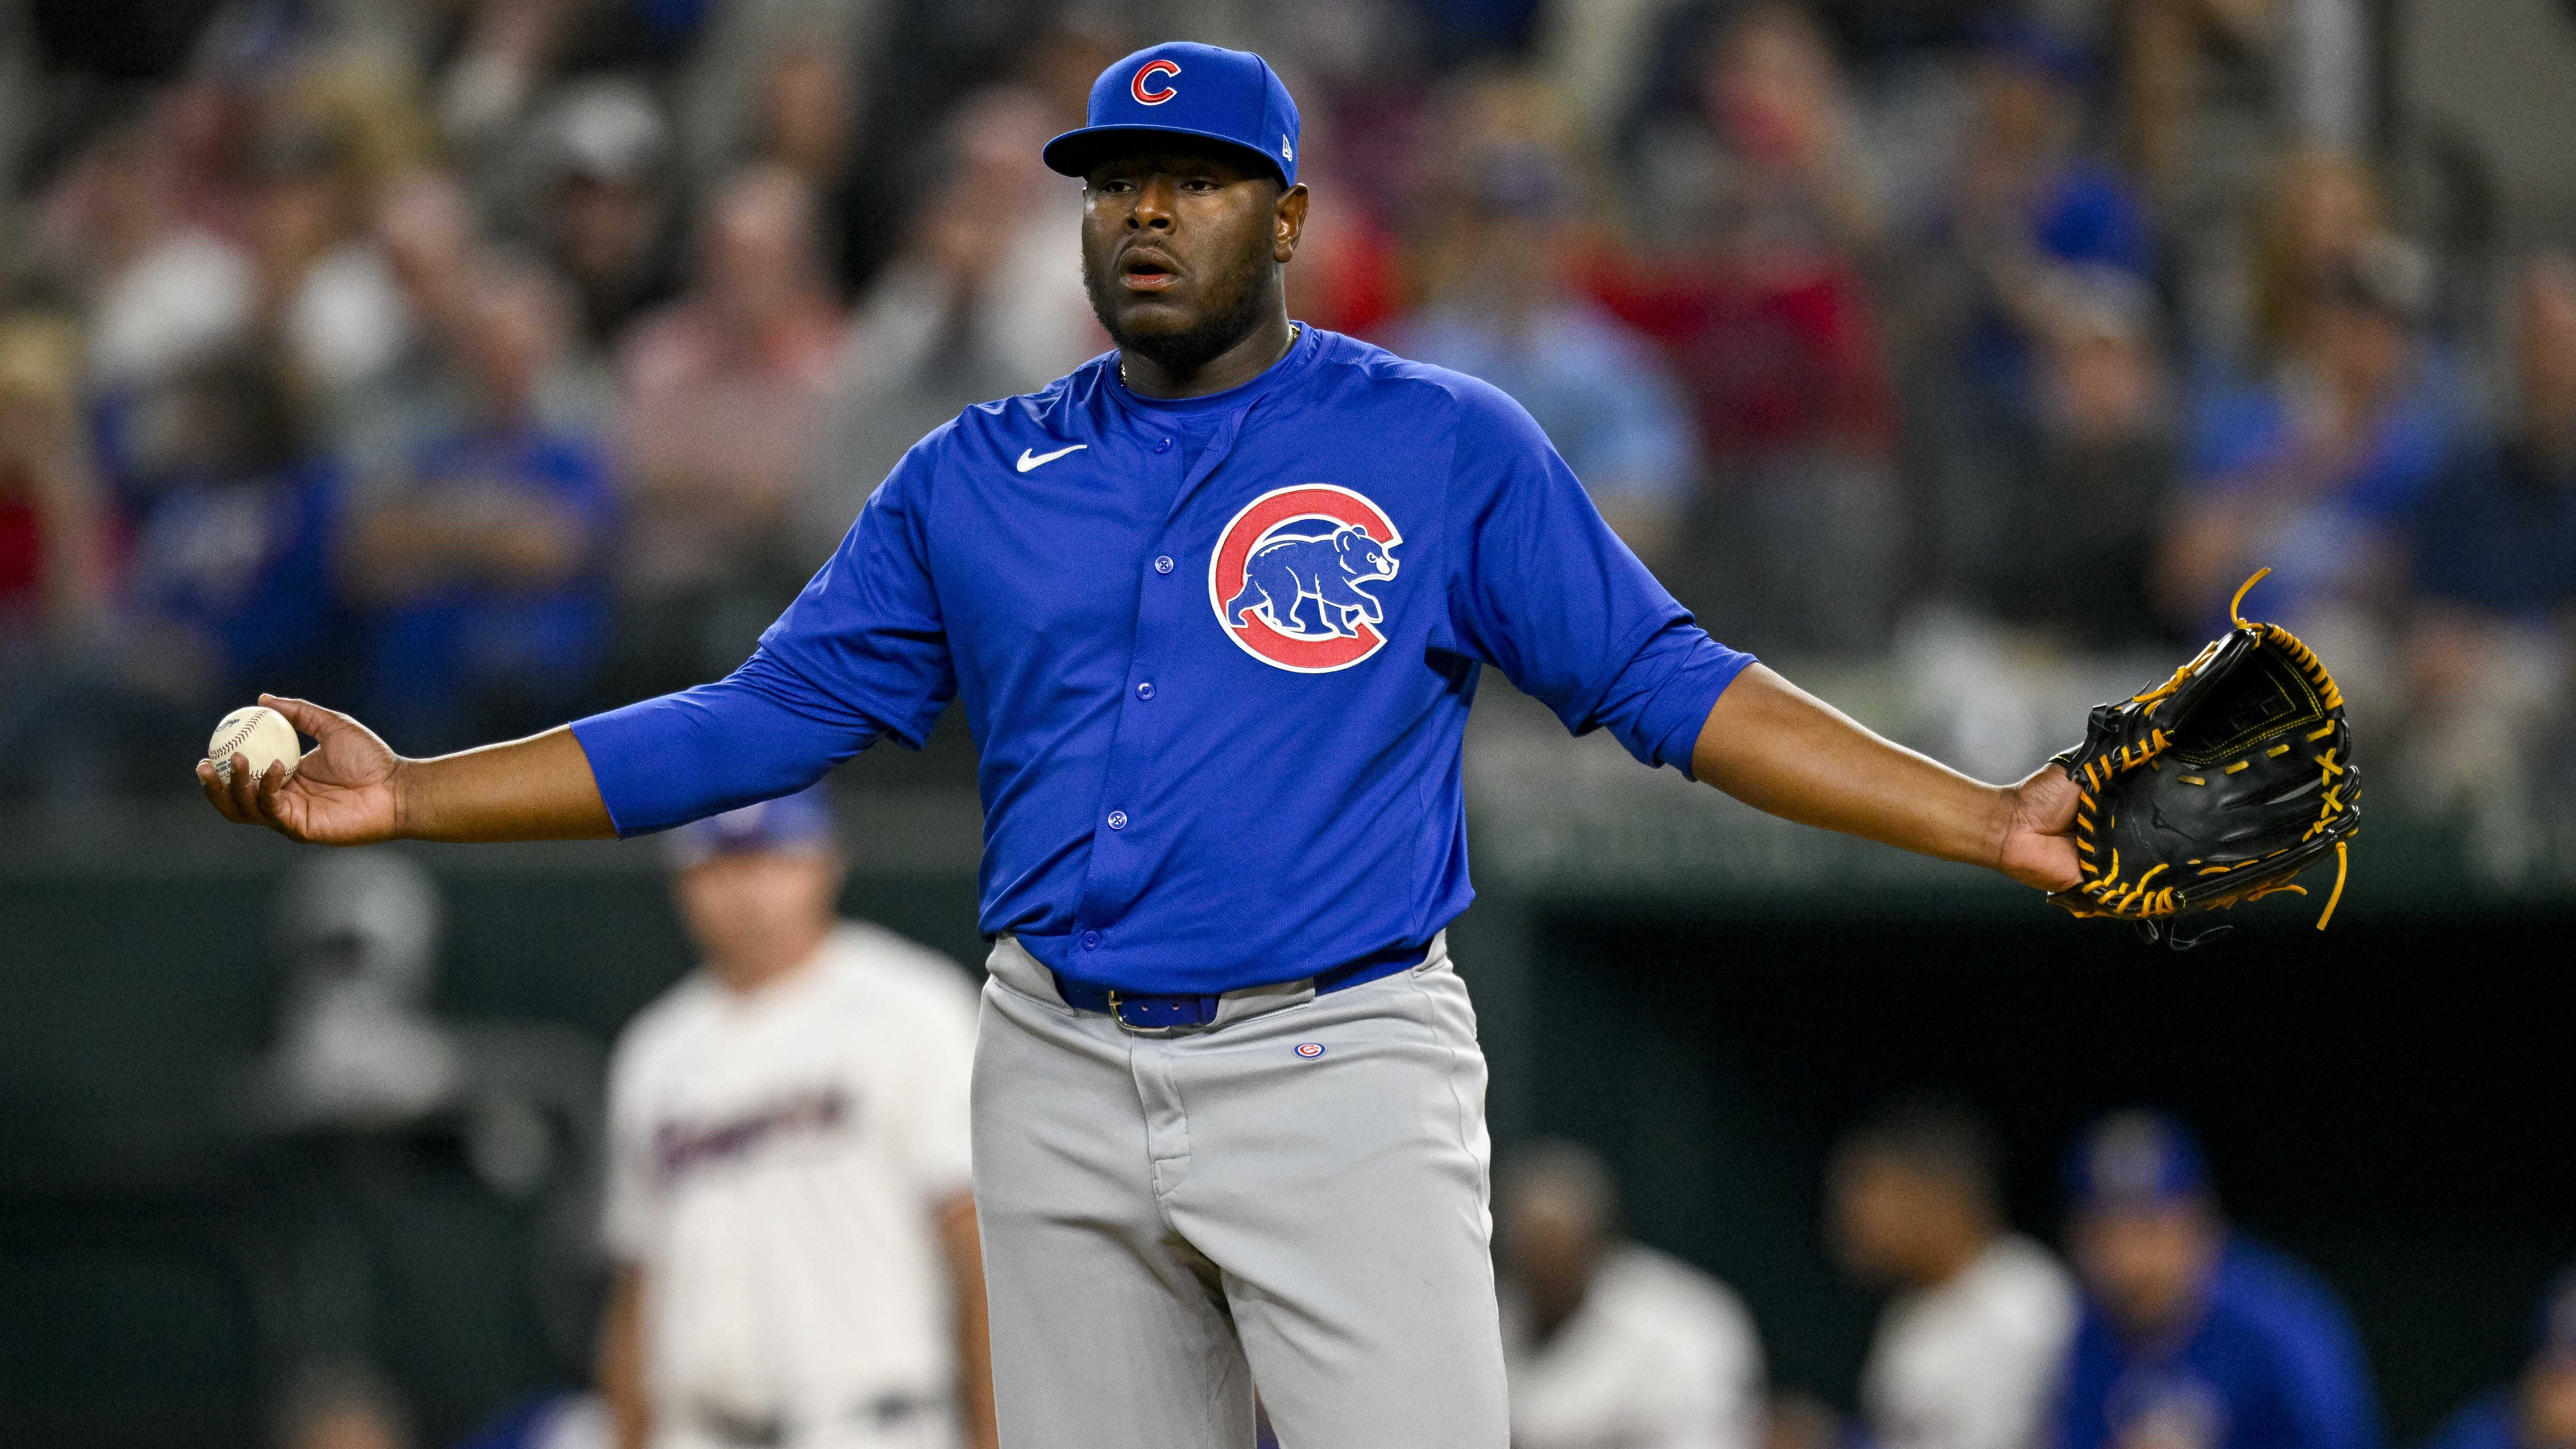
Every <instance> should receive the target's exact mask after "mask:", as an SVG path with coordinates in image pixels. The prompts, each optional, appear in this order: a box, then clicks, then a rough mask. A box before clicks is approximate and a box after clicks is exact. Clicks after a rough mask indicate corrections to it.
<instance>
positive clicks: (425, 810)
mask: <svg viewBox="0 0 2576 1449" xmlns="http://www.w3.org/2000/svg"><path fill="white" fill-rule="evenodd" d="M259 702H260V703H261V704H264V705H267V706H268V707H269V708H271V709H273V710H276V711H277V712H278V713H280V714H282V715H284V716H286V718H287V722H288V723H290V724H292V725H294V726H295V727H296V728H297V729H298V730H301V731H303V732H304V733H305V734H308V735H311V736H312V737H313V739H314V741H315V743H314V746H313V749H312V751H311V752H310V753H308V754H306V755H305V757H304V759H303V761H302V763H300V764H299V765H297V766H296V769H295V773H294V774H292V775H288V774H286V773H285V772H284V771H281V770H270V771H269V772H268V773H267V774H265V775H262V776H260V777H259V778H258V779H256V780H254V779H253V778H252V777H251V773H250V770H249V768H248V767H247V765H246V763H245V762H243V761H242V759H241V757H240V756H238V755H236V756H234V758H233V770H232V779H231V781H230V782H229V783H227V782H225V781H224V780H222V779H220V778H218V777H217V776H216V774H215V768H214V764H213V762H212V761H208V760H200V761H198V762H197V784H198V785H199V786H200V787H201V788H202V789H204V791H205V792H206V798H207V799H208V800H209V801H211V802H213V804H214V807H215V808H216V809H217V810H220V811H222V812H223V814H224V818H225V819H227V820H231V821H234V822H237V823H239V824H243V825H265V826H267V827H268V828H270V829H271V830H274V831H276V832H278V833H279V834H281V835H284V836H286V837H288V838H290V839H293V840H302V841H310V842H312V843H315V844H319V845H367V844H371V843H373V842H375V841H379V840H466V841H491V840H589V839H597V838H602V837H606V836H611V835H615V834H616V833H617V828H616V826H615V825H614V824H612V823H611V822H610V820H609V815H608V805H607V802H605V801H604V800H602V799H601V798H600V793H599V782H598V781H597V780H596V779H595V778H594V777H593V776H592V774H591V769H590V757H589V756H588V755H587V754H585V753H584V752H583V751H582V747H581V742H580V741H579V740H576V739H574V738H573V733H572V730H571V728H570V727H569V726H561V727H558V728H555V729H550V730H548V731H546V732H545V733H544V734H541V735H530V736H529V737H528V738H526V739H523V740H512V741H510V742H509V743H507V744H499V745H485V746H483V747H481V748H480V749H472V750H465V751H462V752H460V753H457V754H453V755H440V756H438V757H437V758H435V759H428V760H407V759H404V758H402V757H401V756H399V755H397V754H395V753H394V752H393V751H392V750H391V749H390V748H388V747H387V746H386V744H385V742H384V741H383V740H381V739H378V738H377V737H376V733H375V731H373V730H370V729H368V728H367V727H366V726H365V725H362V724H360V723H358V722H357V721H356V720H354V719H351V718H349V717H348V716H347V715H345V714H341V713H339V712H338V711H336V710H328V709H324V708H322V707H321V706H319V705H315V704H307V703H306V702H304V701H303V700H300V699H280V698H278V697H276V696H274V695H266V694H263V695H261V696H260V697H259Z"/></svg>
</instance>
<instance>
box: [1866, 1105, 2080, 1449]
mask: <svg viewBox="0 0 2576 1449" xmlns="http://www.w3.org/2000/svg"><path fill="white" fill-rule="evenodd" d="M2000 1156H2001V1153H2000V1151H1999V1149H1998V1148H1997V1147H1996V1145H1995V1140H1994V1135H1993V1134H1992V1133H1991V1132H1990V1131H1989V1130H1987V1128H1986V1125H1985V1124H1984V1123H1983V1122H1981V1121H1979V1120H1978V1119H1977V1118H1976V1117H1975V1116H1973V1115H1971V1114H1970V1113H1968V1112H1967V1111H1966V1110H1965V1109H1964V1108H1961V1107H1957V1106H1953V1105H1951V1104H1949V1103H1946V1102H1942V1101H1939V1100H1927V1099H1918V1100H1913V1101H1900V1102H1896V1103H1892V1104H1890V1105H1888V1106H1886V1107H1883V1108H1881V1109H1880V1110H1878V1111H1876V1112H1874V1113H1872V1114H1871V1115H1870V1116H1869V1117H1868V1118H1866V1119H1864V1120H1863V1121H1862V1122H1861V1123H1860V1124H1859V1125H1857V1126H1855V1127H1854V1128H1853V1129H1852V1130H1851V1131H1850V1132H1849V1133H1847V1134H1846V1135H1845V1136H1844V1138H1843V1140H1842V1142H1841V1143H1840V1144H1838V1145H1837V1146H1836V1148H1835V1150H1834V1157H1833V1169H1832V1173H1831V1176H1830V1179H1829V1181H1828V1183H1827V1198H1828V1202H1829V1209H1828V1211H1829V1214H1830V1216H1829V1218H1828V1221H1827V1231H1828V1236H1829V1237H1831V1238H1832V1240H1833V1242H1834V1246H1835V1248H1836V1249H1837V1256H1839V1257H1840V1258H1841V1260H1842V1264H1843V1267H1844V1268H1845V1269H1846V1270H1847V1271H1849V1272H1850V1273H1851V1274H1852V1276H1854V1277H1856V1278H1858V1279H1860V1280H1861V1281H1863V1282H1865V1283H1868V1284H1870V1285H1871V1286H1873V1287H1883V1288H1892V1289H1894V1290H1895V1291H1894V1293H1893V1294H1892V1295H1891V1296H1890V1297H1889V1299H1888V1302H1887V1307H1886V1310H1885V1311H1884V1312H1882V1313H1881V1314H1880V1315H1879V1320H1878V1332H1877V1335H1876V1336H1875V1337H1874V1338H1873V1339H1872V1341H1871V1343H1870V1347H1869V1359H1868V1362H1867V1363H1866V1364H1865V1365H1864V1366H1863V1367H1862V1369H1861V1378H1860V1401H1861V1412H1862V1414H1863V1416H1864V1417H1865V1418H1866V1420H1867V1422H1868V1425H1869V1439H1870V1442H1871V1443H1872V1445H1873V1446H1874V1449H2037V1446H2038V1445H2039V1443H2040V1441H2041V1439H2042V1438H2043V1437H2044V1436H2043V1434H2042V1433H2041V1426H2042V1425H2043V1424H2044V1423H2045V1422H2046V1420H2047V1414H2048V1410H2049V1408H2050V1406H2051V1404H2052V1403H2053V1402H2054V1399H2055V1395H2056V1393H2057V1387H2058V1379H2059V1377H2060V1375H2061V1374H2062V1373H2063V1371H2064V1368H2065V1363H2066V1346H2067V1343H2068V1341H2069V1340H2070V1339H2072V1338H2073V1337H2074V1335H2075V1316H2076V1309H2077V1299H2076V1289H2075V1280H2074V1278H2073V1277H2072V1276H2071V1275H2070V1274H2068V1272H2067V1271H2066V1269H2065V1268H2064V1267H2063V1266H2061V1265H2060V1264H2059V1263H2058V1261H2057V1259H2056V1258H2055V1257H2053V1256H2051V1255H2050V1253H2049V1251H2048V1250H2047V1249H2046V1248H2043V1247H2041V1246H2040V1245H2039V1244H2037V1243H2035V1242H2032V1241H2031V1240H2030V1239H2028V1238H2025V1237H2023V1236H2021V1235H2020V1234H2019V1233H2016V1232H2013V1231H2012V1229H2011V1223H2010V1221H2009V1220H2008V1219H2007V1218H2006V1217H2005V1216H2004V1210H2003V1204H2002V1201H2001V1193H2000V1191H1999V1190H1998V1187H1997V1184H1996V1175H1997V1160H1998V1158H1999V1157H2000Z"/></svg>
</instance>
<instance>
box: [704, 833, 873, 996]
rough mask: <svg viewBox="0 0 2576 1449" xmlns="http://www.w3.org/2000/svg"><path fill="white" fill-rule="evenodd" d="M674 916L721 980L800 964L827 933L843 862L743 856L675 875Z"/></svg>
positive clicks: (782, 854) (771, 854)
mask: <svg viewBox="0 0 2576 1449" xmlns="http://www.w3.org/2000/svg"><path fill="white" fill-rule="evenodd" d="M676 886H677V894H678V896H679V902H680V915H681V918H682V920H683V921H684V922H685V923H686V924H687V926H688V928H689V935H690V936H691V937H692V938H694V939H695V940H696V941H697V943H698V948H699V949H700V950H702V951H704V952H706V955H707V960H708V961H709V962H710V963H712V964H713V965H714V966H715V968H716V970H717V971H718V972H719V973H721V974H723V975H724V976H725V977H726V978H727V979H729V980H730V979H733V978H735V977H737V976H740V977H744V978H746V980H745V982H744V984H746V985H749V984H753V982H752V981H750V980H749V979H748V978H753V977H761V976H765V975H766V974H768V973H769V972H771V971H774V970H777V969H780V968H783V967H787V966H793V965H796V964H798V963H799V962H801V961H802V960H803V959H804V957H805V955H806V954H807V953H809V952H810V951H811V950H812V949H813V945H814V941H815V939H816V938H817V937H818V936H820V935H821V934H822V933H823V932H824V931H827V930H829V929H830V928H831V924H832V918H833V909H834V904H835V902H836V901H837V900H838V898H839V896H840V891H841V863H840V861H839V860H837V859H835V858H833V857H831V856H828V855H815V854H805V853H794V852H787V851H745V852H743V853H740V854H735V855H719V856H717V857H715V858H714V859H713V860H709V861H706V862H703V863H701V864H698V865H693V866H691V867H689V868H688V869H687V870H684V871H682V872H680V874H679V877H678V879H677V881H676Z"/></svg>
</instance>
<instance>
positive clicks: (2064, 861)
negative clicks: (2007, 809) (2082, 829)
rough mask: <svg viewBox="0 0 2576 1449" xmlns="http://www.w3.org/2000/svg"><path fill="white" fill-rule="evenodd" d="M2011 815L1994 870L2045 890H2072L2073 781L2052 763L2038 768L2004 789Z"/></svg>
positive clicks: (2075, 873)
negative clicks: (2010, 804) (2010, 807)
mask: <svg viewBox="0 0 2576 1449" xmlns="http://www.w3.org/2000/svg"><path fill="white" fill-rule="evenodd" d="M2005 795H2006V797H2007V798H2008V799H2009V800H2010V801H2011V803H2012V814H2011V816H2010V818H2008V819H2007V820H2006V821H2005V822H2004V838H2003V846H2002V848H2001V849H2000V850H1999V851H1998V852H1997V853H1996V856H1995V869H1997V870H1999V871H2002V872H2003V873H2004V874H2006V875H2008V876H2011V877H2012V878H2013V879H2014V880H2017V881H2020V882H2021V883H2022V884H2023V885H2026V886H2036V887H2038V888H2039V889H2041V890H2044V891H2066V890H2073V889H2075V886H2076V884H2077V883H2078V882H2079V881H2081V880H2082V879H2083V878H2084V877H2083V873H2082V872H2081V871H2078V870H2077V869H2076V868H2075V834H2074V830H2075V797H2076V789H2075V780H2074V778H2073V777H2072V776H2070V775H2068V774H2067V773H2066V771H2064V770H2063V769H2060V768H2059V767H2058V766H2056V765H2055V764H2047V765H2042V766H2040V767H2039V768H2038V769H2036V770H2033V771H2031V772H2030V774H2029V776H2028V777H2026V778H2024V779H2023V780H2022V782H2021V783H2020V784H2018V785H2015V786H2012V787H2011V788H2010V789H2008V790H2007V791H2005Z"/></svg>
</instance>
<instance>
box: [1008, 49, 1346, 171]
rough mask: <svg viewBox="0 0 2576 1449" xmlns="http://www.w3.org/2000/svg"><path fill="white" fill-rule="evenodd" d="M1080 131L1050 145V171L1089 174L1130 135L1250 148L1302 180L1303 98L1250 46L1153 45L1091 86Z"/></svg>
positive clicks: (1272, 165)
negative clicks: (1299, 168) (1299, 116)
mask: <svg viewBox="0 0 2576 1449" xmlns="http://www.w3.org/2000/svg"><path fill="white" fill-rule="evenodd" d="M1085 121H1086V124H1085V125H1084V126H1083V128H1082V129H1081V130H1079V131H1067V132H1065V133H1064V134H1063V135H1061V136H1058V137H1056V138H1055V139H1054V140H1052V141H1049V142H1047V143H1046V150H1044V151H1042V152H1040V153H1039V154H1040V155H1041V156H1042V157H1044V158H1045V160H1046V164H1047V167H1048V169H1049V170H1053V171H1058V172H1062V173H1063V174H1064V175H1067V176H1080V175H1082V174H1083V173H1085V172H1087V171H1089V170H1090V169H1091V167H1092V165H1093V163H1094V162H1095V161H1096V160H1097V159H1098V157H1099V155H1100V152H1101V151H1102V150H1104V149H1106V148H1107V147H1108V146H1109V145H1111V144H1114V143H1116V142H1119V141H1123V140H1127V139H1129V138H1139V139H1141V138H1147V137H1151V136H1155V135H1165V136H1196V137H1198V138H1199V139H1201V140H1206V141H1223V142H1225V143H1226V144H1228V145H1230V146H1236V147H1239V148H1241V149H1243V150H1246V151H1250V152H1252V153H1253V154H1255V155H1257V156H1259V157H1260V158H1261V159H1262V160H1263V161H1264V162H1266V163H1268V165H1269V167H1270V169H1271V170H1273V171H1276V172H1278V173H1279V184H1280V185H1282V186H1294V185H1296V184H1297V103H1296V102H1295V101H1293V100H1290V99H1289V98H1288V87H1287V86H1286V84H1284V83H1283V82H1281V80H1280V79H1279V75H1278V72H1276V71H1273V70H1272V69H1271V68H1270V62H1268V61H1266V60H1263V59H1262V58H1261V57H1260V56H1257V55H1254V54H1253V53H1252V52H1251V51H1248V50H1225V49H1221V48H1219V47H1217V46H1213V45H1200V44H1197V43H1195V42H1193V41H1187V40H1175V41H1170V42H1168V43H1166V44H1163V45H1153V46H1147V47H1146V48H1145V49H1143V50H1140V51H1138V52H1136V53H1135V54H1134V55H1131V56H1129V57H1127V58H1126V59H1125V60H1122V61H1120V62H1118V63H1117V64H1116V65H1113V66H1111V67H1109V69H1107V70H1104V71H1102V72H1101V73H1100V79H1098V80H1096V81H1093V82H1092V83H1091V109H1090V112H1089V114H1088V115H1087V116H1086V117H1085Z"/></svg>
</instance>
